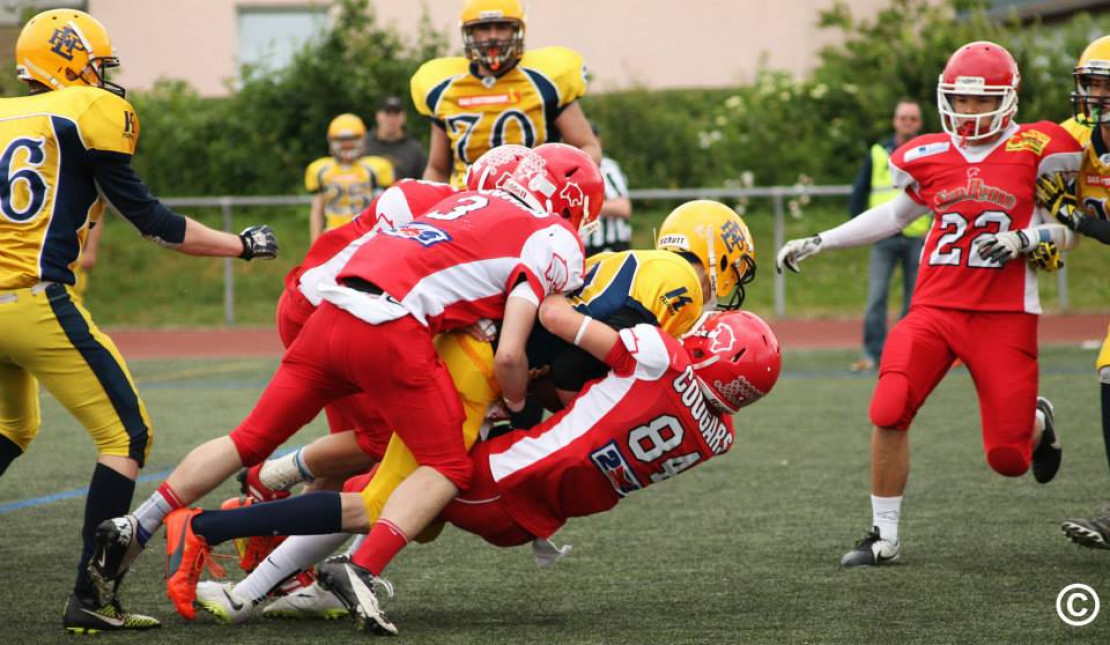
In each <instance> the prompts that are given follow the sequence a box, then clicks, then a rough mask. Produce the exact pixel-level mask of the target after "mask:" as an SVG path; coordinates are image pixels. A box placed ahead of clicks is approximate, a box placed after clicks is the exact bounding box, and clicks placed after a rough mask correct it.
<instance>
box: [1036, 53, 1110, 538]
mask: <svg viewBox="0 0 1110 645" xmlns="http://www.w3.org/2000/svg"><path fill="white" fill-rule="evenodd" d="M1073 76H1074V78H1075V91H1074V92H1072V95H1071V100H1072V110H1073V114H1074V116H1073V118H1071V119H1069V120H1068V121H1066V122H1064V123H1063V126H1064V128H1065V129H1067V130H1068V132H1070V133H1071V134H1072V136H1074V137H1075V138H1076V140H1077V141H1079V142H1080V143H1082V144H1084V146H1085V148H1086V149H1085V150H1084V154H1083V162H1082V164H1081V165H1080V168H1079V176H1078V177H1077V178H1076V180H1075V182H1074V183H1071V184H1069V183H1068V181H1067V178H1065V177H1063V176H1060V175H1056V176H1053V177H1044V178H1041V179H1040V180H1038V181H1037V198H1038V201H1040V202H1041V203H1042V205H1044V206H1045V207H1046V208H1047V209H1048V210H1049V211H1050V212H1051V213H1052V214H1053V215H1055V216H1056V218H1057V219H1058V220H1060V222H1062V223H1063V224H1065V225H1067V227H1068V228H1070V229H1072V230H1073V231H1076V232H1077V233H1081V234H1082V235H1085V236H1087V237H1092V238H1094V239H1096V240H1098V241H1100V242H1102V243H1103V244H1110V221H1108V218H1107V213H1108V212H1110V203H1108V202H1110V36H1104V37H1102V38H1099V39H1098V40H1096V41H1094V42H1093V43H1091V44H1090V45H1088V46H1087V49H1085V50H1084V51H1083V54H1082V55H1081V56H1080V57H1079V61H1078V62H1077V63H1076V65H1075V70H1074V72H1073ZM1095 369H1096V370H1098V378H1099V383H1100V385H1099V388H1100V391H1101V395H1100V398H1101V406H1102V438H1103V441H1104V443H1105V446H1106V454H1107V458H1108V459H1110V333H1108V334H1107V337H1106V340H1104V341H1103V343H1102V351H1100V352H1099V354H1098V359H1097V360H1096V361H1095ZM1062 528H1063V530H1064V533H1065V534H1066V535H1067V536H1068V537H1069V538H1071V540H1072V541H1073V542H1076V543H1078V544H1081V545H1083V546H1087V547H1091V548H1098V549H1110V502H1107V503H1105V504H1103V505H1102V506H1101V507H1100V508H1099V509H1097V510H1096V511H1095V512H1094V514H1093V516H1092V517H1090V518H1075V519H1068V520H1065V521H1064V523H1063V525H1062Z"/></svg>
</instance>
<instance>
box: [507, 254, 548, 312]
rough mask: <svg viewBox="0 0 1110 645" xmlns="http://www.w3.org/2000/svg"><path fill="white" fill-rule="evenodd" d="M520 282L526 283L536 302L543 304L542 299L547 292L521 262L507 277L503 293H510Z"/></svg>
mask: <svg viewBox="0 0 1110 645" xmlns="http://www.w3.org/2000/svg"><path fill="white" fill-rule="evenodd" d="M521 282H527V283H528V286H529V287H531V289H532V293H534V294H535V295H536V302H543V299H544V298H546V297H547V292H546V291H544V288H543V283H542V282H540V279H539V278H537V277H536V274H535V273H533V272H532V270H531V269H529V268H528V267H527V266H525V265H524V263H523V262H522V263H520V264H518V265H517V266H516V269H514V270H513V272H512V273H511V274H510V275H509V280H508V281H507V282H506V283H505V293H506V294H508V293H510V292H511V291H512V290H513V289H515V288H516V286H517V285H518V284H520V283H521Z"/></svg>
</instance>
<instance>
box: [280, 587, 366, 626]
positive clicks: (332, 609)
mask: <svg viewBox="0 0 1110 645" xmlns="http://www.w3.org/2000/svg"><path fill="white" fill-rule="evenodd" d="M348 613H349V612H348V611H347V607H346V605H344V604H343V601H341V600H339V598H338V597H336V595H335V594H333V593H332V592H330V591H328V590H327V589H324V588H323V587H321V586H320V585H319V584H312V585H309V586H307V587H303V588H301V589H299V590H297V591H294V592H293V593H290V594H288V595H285V596H282V597H281V598H278V599H277V600H275V601H274V602H272V603H270V605H269V606H268V607H266V608H265V609H263V610H262V615H263V616H266V617H267V618H319V619H323V620H334V619H336V618H343V617H345V616H347V614H348Z"/></svg>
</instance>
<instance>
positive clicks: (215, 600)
mask: <svg viewBox="0 0 1110 645" xmlns="http://www.w3.org/2000/svg"><path fill="white" fill-rule="evenodd" d="M234 589H235V583H233V582H213V581H211V580H204V581H202V582H200V583H199V584H197V599H196V600H195V601H194V602H195V603H196V605H197V606H198V607H200V608H201V609H203V610H204V611H206V612H208V613H210V614H212V615H213V616H215V617H216V620H218V621H220V622H221V623H227V624H234V623H241V622H244V621H246V620H247V619H249V618H250V617H251V615H252V614H253V613H254V608H255V605H257V604H258V602H257V601H254V602H251V601H250V600H244V599H243V598H240V597H239V596H238V594H236V593H235V591H234Z"/></svg>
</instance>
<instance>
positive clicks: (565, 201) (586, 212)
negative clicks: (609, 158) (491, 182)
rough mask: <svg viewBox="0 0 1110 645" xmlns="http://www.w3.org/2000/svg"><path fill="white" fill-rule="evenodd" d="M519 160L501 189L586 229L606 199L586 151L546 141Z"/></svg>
mask: <svg viewBox="0 0 1110 645" xmlns="http://www.w3.org/2000/svg"><path fill="white" fill-rule="evenodd" d="M532 152H533V154H532V155H531V156H529V157H526V158H524V159H521V160H520V162H519V163H518V164H517V167H516V170H514V171H513V176H512V178H511V179H509V180H507V181H505V182H504V185H503V186H502V189H504V190H506V191H507V192H509V193H511V194H513V195H516V196H517V197H519V198H520V199H523V200H524V201H525V202H528V203H529V204H531V205H532V206H533V207H535V208H539V209H541V210H544V211H547V212H548V213H554V214H556V215H562V216H563V217H564V218H566V219H567V220H568V221H570V225H571V226H572V227H573V228H575V229H577V230H578V231H580V232H581V231H583V230H584V229H585V230H589V228H590V225H591V224H592V223H593V222H594V220H596V219H597V215H598V213H600V212H601V204H602V203H603V202H604V201H605V182H604V181H603V180H602V178H601V171H600V170H598V167H597V164H595V163H594V160H593V159H590V156H589V155H587V154H586V153H585V152H582V151H581V150H579V149H578V148H575V147H574V146H568V145H566V144H563V143H545V144H543V145H542V146H539V147H538V148H533V149H532Z"/></svg>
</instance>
